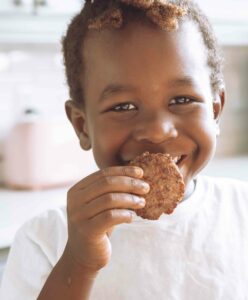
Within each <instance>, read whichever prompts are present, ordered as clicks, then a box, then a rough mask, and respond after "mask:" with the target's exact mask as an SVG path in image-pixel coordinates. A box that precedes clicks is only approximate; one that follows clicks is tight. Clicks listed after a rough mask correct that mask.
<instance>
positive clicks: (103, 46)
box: [67, 22, 224, 184]
mask: <svg viewBox="0 0 248 300" xmlns="http://www.w3.org/2000/svg"><path fill="white" fill-rule="evenodd" d="M83 57H84V61H85V67H86V69H85V74H86V78H85V81H84V83H82V84H83V85H84V90H85V110H84V111H83V110H82V109H78V108H76V106H75V105H73V104H72V103H69V102H68V103H67V114H68V116H69V118H70V120H71V121H72V123H73V125H74V128H75V130H76V131H77V134H78V136H79V138H80V140H81V145H82V146H83V148H85V149H87V148H89V147H90V146H91V147H92V149H93V153H94V157H95V160H96V163H97V165H98V166H99V168H100V169H102V168H105V167H109V166H114V165H125V164H128V162H129V161H130V160H132V159H133V158H134V157H136V156H137V155H139V154H141V153H143V152H144V151H150V152H153V153H158V152H160V153H169V154H171V155H172V157H179V159H180V160H179V162H178V166H179V168H180V170H181V173H182V175H183V177H184V181H185V183H186V184H188V183H189V182H190V181H191V180H192V179H193V178H194V177H195V175H196V174H197V173H198V172H199V171H200V170H201V169H202V168H203V167H204V166H205V165H206V164H207V162H208V161H209V160H210V159H211V157H212V156H213V154H214V151H215V147H216V134H217V131H218V121H217V119H218V116H219V114H220V112H221V109H222V106H223V102H224V94H222V96H221V97H220V96H219V95H216V97H215V101H213V96H212V93H211V86H210V79H209V77H210V70H209V68H208V67H207V55H206V49H205V46H204V44H203V41H202V38H201V35H200V33H199V32H198V30H197V28H196V26H195V25H194V24H193V23H191V22H188V23H184V25H183V26H182V27H181V29H180V30H179V31H178V32H165V31H162V30H159V29H156V28H152V27H149V26H148V25H145V24H136V23H130V24H129V25H128V26H127V27H126V28H125V29H123V30H114V29H104V30H101V31H100V32H96V31H91V32H90V33H89V35H88V37H87V38H86V41H85V46H84V50H83ZM214 110H215V113H214Z"/></svg>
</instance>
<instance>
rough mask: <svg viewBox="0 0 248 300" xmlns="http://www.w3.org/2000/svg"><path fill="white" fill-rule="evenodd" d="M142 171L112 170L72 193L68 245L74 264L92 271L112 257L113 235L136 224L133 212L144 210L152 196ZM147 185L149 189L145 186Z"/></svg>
mask: <svg viewBox="0 0 248 300" xmlns="http://www.w3.org/2000/svg"><path fill="white" fill-rule="evenodd" d="M142 176H143V171H142V169H140V168H138V167H131V166H130V167H128V166H125V167H110V168H106V169H104V170H101V171H98V172H96V173H93V174H92V175H90V176H88V177H86V178H85V179H83V180H82V181H80V182H79V183H77V184H76V185H75V186H73V187H72V188H71V189H70V190H69V192H68V199H67V202H68V203H67V214H68V235H69V237H68V243H67V249H68V251H69V252H70V254H71V256H72V258H73V261H74V262H76V263H77V264H79V265H80V266H83V267H84V268H86V269H89V270H92V271H98V270H100V269H101V268H103V267H104V266H105V265H106V264H107V263H108V262H109V260H110V257H111V244H110V240H109V236H108V234H109V232H111V229H112V228H113V226H115V225H117V224H121V223H130V222H131V221H132V214H133V213H132V211H130V209H137V208H142V207H144V205H145V200H144V198H142V197H141V196H140V195H142V194H146V193H148V192H149V185H148V184H147V183H145V182H144V181H142V180H141V179H139V178H141V177H142ZM143 184H145V186H144V185H143Z"/></svg>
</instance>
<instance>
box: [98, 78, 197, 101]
mask: <svg viewBox="0 0 248 300" xmlns="http://www.w3.org/2000/svg"><path fill="white" fill-rule="evenodd" d="M194 86H196V82H195V80H194V79H193V78H192V77H191V76H183V77H179V78H175V79H172V80H170V81H169V83H168V88H182V87H194ZM137 90H138V88H137V87H135V86H133V85H122V84H118V83H112V84H109V85H107V86H106V87H105V88H104V90H103V91H102V92H101V94H100V97H99V102H101V101H104V100H105V99H106V98H108V97H110V96H112V95H115V94H118V93H121V92H134V91H137Z"/></svg>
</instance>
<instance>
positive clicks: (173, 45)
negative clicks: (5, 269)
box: [83, 21, 209, 84]
mask: <svg viewBox="0 0 248 300" xmlns="http://www.w3.org/2000/svg"><path fill="white" fill-rule="evenodd" d="M83 59H84V66H85V72H86V74H87V76H86V77H87V79H88V80H87V81H90V80H91V79H92V80H97V82H98V83H101V82H104V81H106V80H107V79H108V78H109V79H110V78H112V79H115V80H120V81H123V80H127V81H136V82H137V84H138V80H139V78H140V80H141V81H142V83H143V81H144V80H147V82H149V84H152V83H153V82H154V84H155V83H157V82H158V80H160V78H161V79H162V78H163V79H164V77H165V76H167V77H168V76H171V77H173V76H175V77H178V74H179V73H181V74H182V73H183V74H184V75H185V76H188V75H190V76H194V77H195V78H198V79H199V80H200V77H199V76H200V75H201V76H202V74H203V73H205V74H206V73H207V74H208V73H209V70H208V67H207V50H206V47H205V45H204V42H203V38H202V35H201V33H200V32H199V30H198V28H197V26H196V25H195V24H194V23H193V22H191V21H185V22H183V23H182V24H181V25H180V28H179V30H178V31H174V32H166V31H164V30H161V29H158V28H155V27H152V26H149V25H147V24H143V23H134V22H133V23H129V24H128V25H127V26H126V27H125V28H124V29H103V30H100V31H98V32H97V31H90V32H89V34H88V35H87V37H86V39H85V43H84V49H83ZM189 73H190V74H189ZM141 74H146V76H145V77H144V76H141Z"/></svg>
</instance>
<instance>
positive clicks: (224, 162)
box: [0, 0, 248, 280]
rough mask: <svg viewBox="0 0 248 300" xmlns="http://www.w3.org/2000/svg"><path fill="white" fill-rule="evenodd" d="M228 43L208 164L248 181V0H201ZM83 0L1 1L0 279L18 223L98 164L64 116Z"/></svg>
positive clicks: (54, 201)
mask: <svg viewBox="0 0 248 300" xmlns="http://www.w3.org/2000/svg"><path fill="white" fill-rule="evenodd" d="M197 2H198V3H199V4H200V5H201V7H202V8H203V10H204V11H205V12H206V13H207V15H208V16H209V18H210V19H211V20H212V23H213V25H214V29H215V31H216V34H217V37H218V39H219V41H220V44H221V46H222V48H223V51H224V55H225V60H226V65H225V70H224V74H225V80H226V89H227V101H226V106H225V109H224V113H223V117H222V122H221V135H220V137H219V140H218V150H217V153H216V157H215V159H214V160H213V161H212V162H211V164H210V165H209V166H208V167H207V168H206V169H205V170H204V171H203V173H204V174H210V175H214V176H227V177H236V178H240V179H245V180H248V134H247V132H248V121H247V119H248V82H247V78H248V2H247V0H218V1H215V0H197ZM82 4H83V1H80V0H70V1H60V0H0V280H1V273H2V270H3V268H4V265H5V261H6V257H7V255H8V251H9V247H10V246H11V243H12V241H13V238H14V234H15V232H16V230H17V228H18V227H19V226H21V224H23V222H25V221H26V220H27V219H29V218H31V217H32V216H34V215H35V214H38V213H40V212H41V211H43V210H45V209H47V208H52V207H57V206H59V205H62V204H64V203H65V202H66V191H67V190H68V188H69V186H71V185H72V184H73V183H74V182H76V181H77V180H79V179H81V178H82V177H84V176H86V175H88V174H89V173H91V172H93V171H94V170H96V169H97V168H96V165H95V163H94V160H93V157H92V153H91V152H83V151H81V150H80V148H79V145H78V142H77V139H76V136H75V134H74V132H73V131H72V128H71V127H70V125H69V122H66V121H65V120H66V117H65V113H64V101H65V100H66V99H68V89H67V86H66V80H65V76H64V69H63V60H62V55H61V45H60V41H61V37H62V36H63V34H64V33H65V30H66V26H67V24H68V23H69V21H70V19H71V17H72V16H73V15H74V14H75V13H76V12H77V11H78V10H79V9H80V7H81V6H82Z"/></svg>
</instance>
